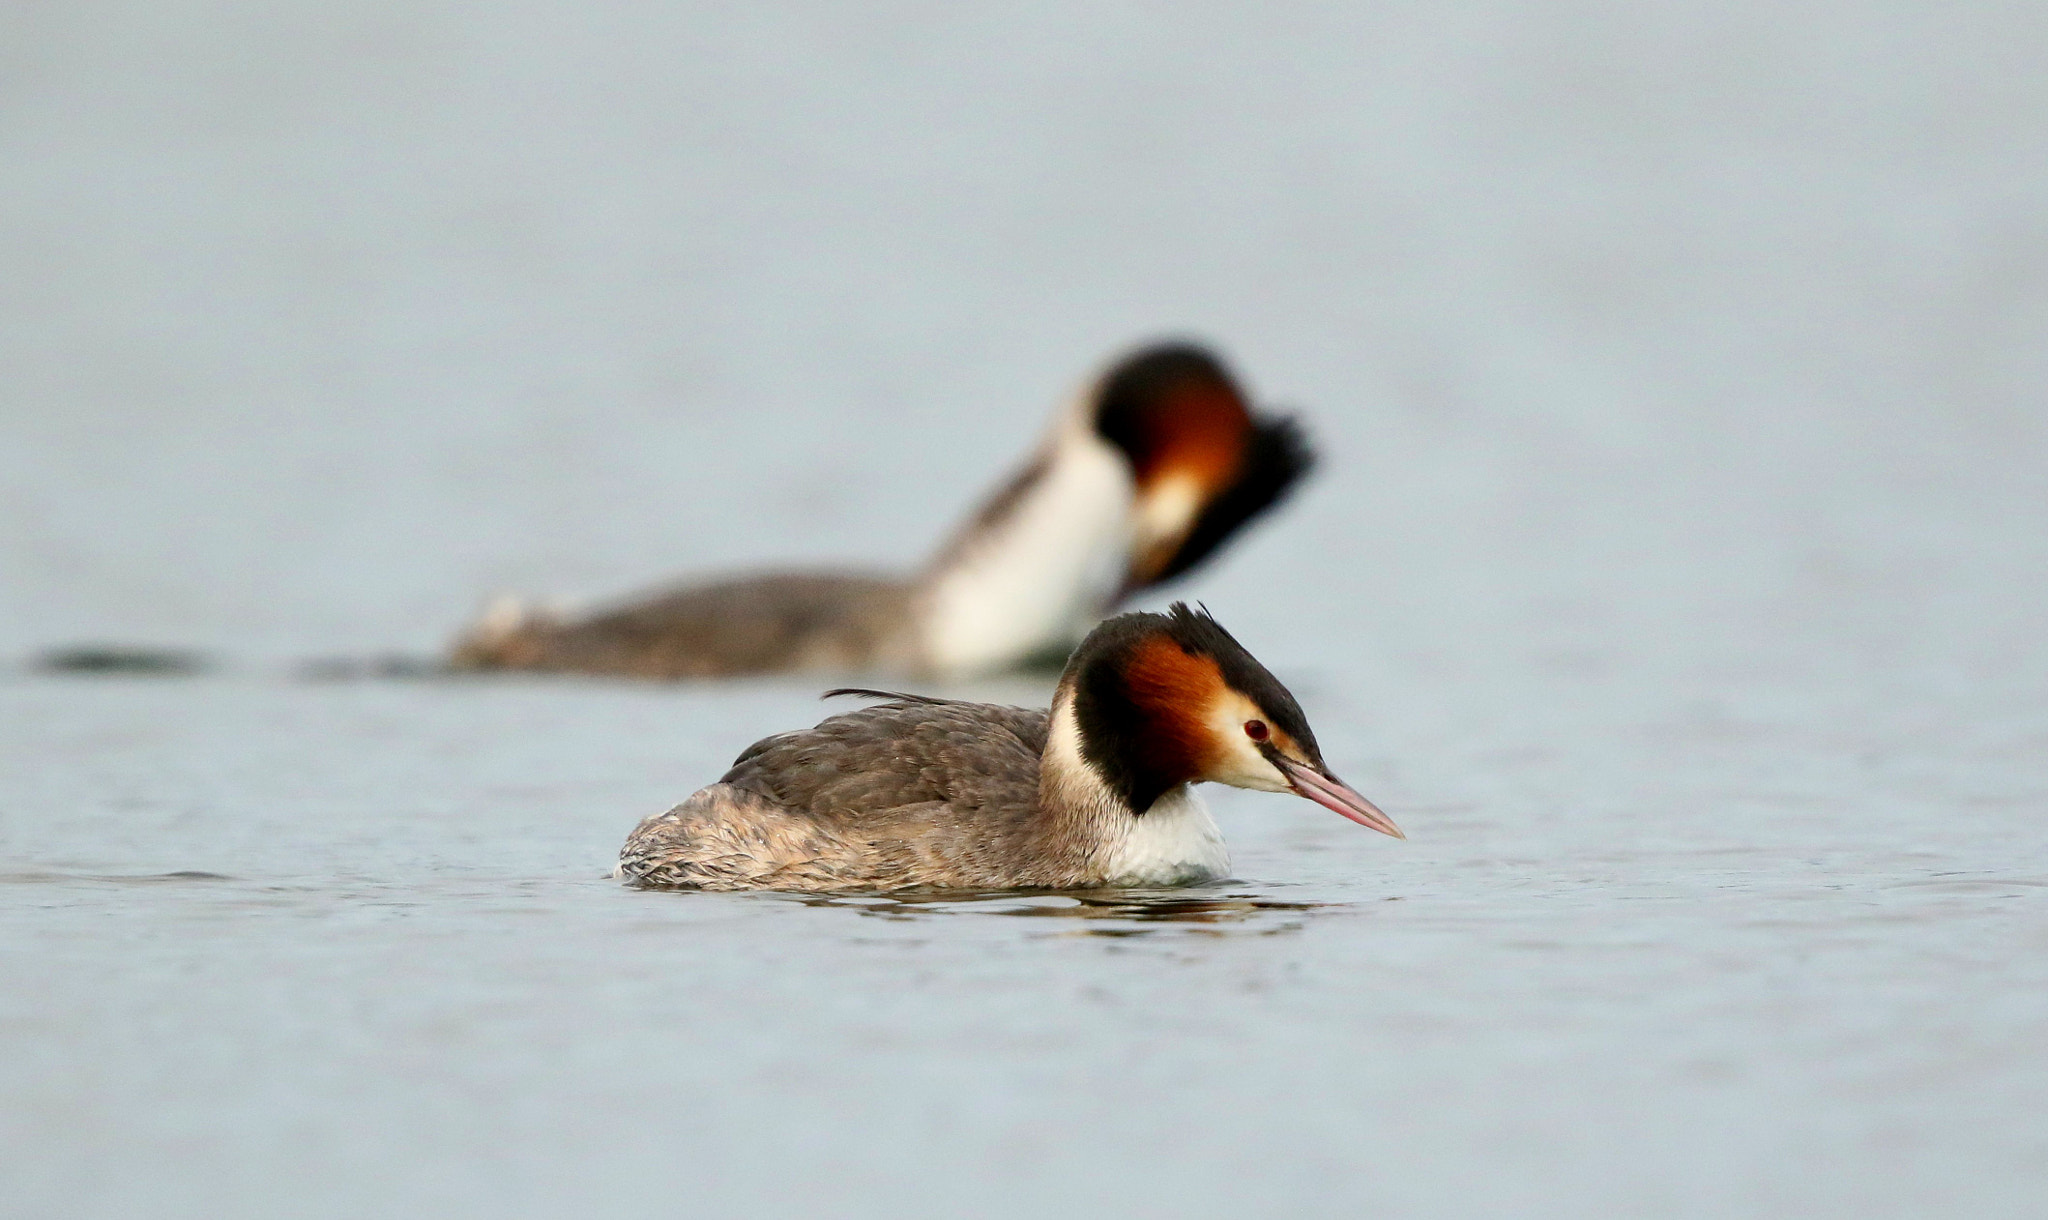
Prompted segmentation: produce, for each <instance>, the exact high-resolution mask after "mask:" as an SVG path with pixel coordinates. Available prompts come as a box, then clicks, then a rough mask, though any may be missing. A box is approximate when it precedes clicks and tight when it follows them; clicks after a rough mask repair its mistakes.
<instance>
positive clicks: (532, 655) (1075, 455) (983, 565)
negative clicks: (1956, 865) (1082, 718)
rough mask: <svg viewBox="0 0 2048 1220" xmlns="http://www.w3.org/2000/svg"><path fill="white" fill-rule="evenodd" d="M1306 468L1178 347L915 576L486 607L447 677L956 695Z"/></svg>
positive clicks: (786, 579)
mask: <svg viewBox="0 0 2048 1220" xmlns="http://www.w3.org/2000/svg"><path fill="white" fill-rule="evenodd" d="M1312 460H1313V454H1312V452H1311V450H1310V448H1309V445H1308V442H1307V440H1306V439H1305V438H1304V437H1303V435H1302V432H1301V429H1300V428H1299V426H1298V425H1297V424H1296V423H1295V421H1294V420H1293V419H1292V418H1284V417H1274V416H1260V415H1256V414H1254V413H1253V411H1252V410H1251V407H1250V405H1249V404H1248V403H1247V402H1246V400H1245V396H1244V393H1243V391H1242V390H1240V389H1239V388H1238V385H1237V382H1236V381H1235V379H1233V378H1232V377H1231V375H1230V372H1229V370H1228V369H1226V368H1225V367H1224V365H1223V363H1222V362H1221V361H1220V360H1218V359H1217V358H1216V357H1215V356H1214V355H1213V354H1211V353H1210V352H1208V351H1206V350H1204V349H1202V348H1200V347H1196V346H1192V345H1188V344H1162V345H1155V346H1150V347H1145V348H1141V349H1139V350H1137V351H1135V352H1133V353H1131V354H1129V355H1127V356H1125V357H1124V358H1123V359H1121V360H1118V361H1117V362H1116V363H1114V364H1113V365H1111V366H1110V367H1109V368H1108V369H1107V371H1105V372H1104V373H1103V374H1102V375H1101V376H1099V377H1098V378H1096V379H1095V380H1094V381H1093V382H1092V383H1091V384H1090V385H1089V386H1088V387H1087V389H1086V391H1085V392H1084V393H1082V394H1081V395H1080V396H1079V397H1078V399H1077V400H1076V401H1075V402H1074V403H1073V405H1072V406H1071V407H1070V408H1068V409H1067V410H1065V411H1063V412H1061V414H1060V415H1059V416H1058V418H1057V419H1056V420H1055V421H1054V426H1053V428H1052V431H1051V434H1050V435H1049V436H1048V437H1047V438H1046V439H1045V441H1044V442H1043V444H1041V445H1040V446H1039V448H1038V449H1037V451H1036V452H1034V453H1033V454H1032V456H1031V458H1030V459H1029V460H1028V461H1027V462H1025V464H1024V466H1023V468H1022V469H1020V470H1018V471H1017V472H1016V474H1014V475H1013V476H1012V477H1011V478H1009V479H1008V480H1006V481H1005V482H1004V483H1003V484H1002V485H1001V486H1000V487H999V488H997V489H996V491H995V492H994V493H993V494H991V495H990V496H989V497H988V498H987V499H986V500H985V501H984V502H983V503H982V505H981V507H980V508H979V509H978V510H977V511H976V512H975V513H974V515H973V516H972V517H970V518H969V519H968V521H967V523H966V524H965V525H964V526H962V527H961V528H960V529H959V530H958V531H957V532H956V533H955V534H954V535H953V536H952V538H951V539H950V540H949V541H948V542H947V543H946V544H945V545H944V546H942V547H941V548H940V549H939V551H938V553H937V554H936V555H935V556H934V557H933V558H932V559H931V561H930V562H929V563H927V564H926V565H925V567H924V568H923V569H922V570H921V571H919V572H916V573H914V574H912V575H910V576H908V577H906V578H891V577H886V576H874V575H864V574H849V573H838V572H829V571H826V572H778V573H765V574H758V575H751V576H745V577H740V578H735V579H728V580H722V581H715V582H711V583H704V584H693V585H685V586H683V587H680V588H676V589H672V590H669V591H665V592H658V593H655V594H651V595H649V596H646V597H643V598H639V599H635V600H630V601H627V602H625V603H623V604H621V605H619V606H617V607H614V608H611V609H607V610H603V611H600V612H598V613H595V614H592V615H590V616H588V617H581V618H564V617H557V616H555V615H552V614H549V613H547V612H544V611H539V610H535V609H532V608H529V607H525V606H522V605H520V604H519V603H517V602H510V601H507V602H502V603H500V604H499V605H498V606H495V607H493V609H492V610H491V611H490V612H488V613H487V614H486V615H485V616H484V618H483V619H482V621H480V622H479V623H478V624H477V625H476V626H474V627H473V628H471V629H470V630H469V631H468V632H467V633H466V634H465V635H464V636H463V637H462V638H461V639H460V640H459V641H458V642H457V643H456V645H455V648H454V650H453V654H452V656H451V658H450V662H451V664H452V665H453V666H454V667H455V668H458V669H535V670H554V671H561V672H574V673H590V674H612V675H620V676H629V677H641V678H699V677H717V676H722V675H735V674H756V673H778V672H780V673H787V672H795V671H823V672H838V673H858V672H875V671H887V672H892V673H898V674H906V675H918V676H942V677H943V676H961V675H968V674H975V673H986V672H990V671H995V670H1001V669H1006V668H1010V667H1014V666H1016V665H1019V664H1021V663H1024V662H1026V661H1029V660H1032V659H1034V658H1038V657H1042V656H1046V655H1052V656H1054V658H1055V660H1057V657H1058V656H1059V655H1063V654H1064V653H1065V651H1066V650H1067V649H1068V648H1070V647H1072V645H1073V643H1074V641H1076V640H1078V639H1079V638H1081V636H1082V634H1083V633H1085V632H1086V631H1087V630H1088V628H1089V627H1090V626H1092V625H1093V624H1094V623H1095V622H1096V621H1097V620H1098V619H1100V618H1101V616H1102V615H1104V614H1106V613H1108V612H1109V611H1110V610H1112V609H1114V608H1115V606H1116V605H1117V603H1118V602H1120V601H1122V600H1123V599H1124V598H1126V597H1128V596H1129V595H1131V594H1132V593H1135V592H1137V591H1138V590H1140V589H1145V588H1149V587H1151V586H1153V585H1157V584H1159V583H1161V582H1163V581H1167V580H1170V579H1172V578H1174V577H1176V576H1179V575H1180V574H1182V573H1184V572H1186V571H1188V570H1189V569H1190V568H1192V567H1194V566H1195V565H1196V564H1198V563H1200V562H1201V561H1202V560H1203V559H1205V558H1207V557H1208V556H1209V555H1210V554H1211V553H1212V552H1214V551H1215V550H1216V549H1217V548H1218V547H1219V546H1221V545H1222V544H1223V542H1224V541H1225V540H1226V539H1228V538H1229V537H1230V535H1231V534H1232V533H1233V532H1235V531H1236V530H1237V529H1238V528H1239V527H1241V526H1243V525H1244V524H1245V523H1246V522H1248V521H1250V520H1252V519H1253V518H1254V517H1257V516H1258V515H1259V514H1260V513H1262V512H1265V511H1266V510H1267V509H1269V508H1271V507H1272V506H1273V505H1274V504H1276V503H1278V502H1279V501H1280V500H1281V499H1282V498H1283V497H1284V496H1285V495H1286V494H1287V493H1288V491H1289V490H1290V489H1291V488H1292V487H1293V486H1294V484H1295V483H1296V481H1297V480H1298V479H1300V478H1301V476H1302V475H1303V474H1304V473H1305V472H1306V471H1307V470H1308V468H1309V466H1310V464H1311V462H1312Z"/></svg>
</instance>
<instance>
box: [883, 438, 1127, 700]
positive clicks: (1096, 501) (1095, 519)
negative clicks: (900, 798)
mask: <svg viewBox="0 0 2048 1220" xmlns="http://www.w3.org/2000/svg"><path fill="white" fill-rule="evenodd" d="M1132 499H1133V486H1132V480H1131V470H1130V464H1129V462H1127V461H1126V460H1125V458H1124V456H1123V453H1122V451H1120V450H1118V449H1117V448H1116V447H1115V446H1113V445H1111V444H1110V443H1109V442H1107V441H1105V440H1103V439H1102V438H1101V437H1100V436H1098V435H1097V434H1096V432H1095V430H1094V429H1093V428H1092V427H1091V426H1089V424H1088V421H1087V419H1086V418H1085V414H1084V413H1083V412H1081V411H1079V410H1071V411H1068V412H1067V413H1065V414H1064V415H1063V416H1062V418H1061V420H1060V424H1059V426H1058V428H1057V429H1056V430H1055V432H1054V434H1053V436H1052V438H1051V439H1050V441H1049V442H1048V443H1047V445H1046V446H1045V448H1044V449H1043V450H1042V451H1041V457H1040V459H1039V462H1038V463H1037V464H1036V465H1035V475H1034V476H1033V477H1032V478H1031V479H1030V481H1029V482H1028V483H1026V484H1025V485H1023V486H1022V487H1020V488H1019V489H1018V490H1017V494H1016V497H1015V499H1014V500H1012V501H1011V502H1009V503H1008V504H1005V505H1002V506H1001V507H1000V509H999V510H997V511H994V512H990V513H985V514H984V516H983V517H982V518H979V519H977V520H976V522H975V523H974V524H973V525H971V526H970V527H969V530H968V532H967V533H966V534H963V535H962V536H960V537H958V538H956V539H954V540H953V542H952V543H951V544H950V545H949V546H948V547H947V548H946V550H945V551H944V552H943V553H942V554H941V557H940V559H939V560H938V562H937V564H936V565H935V566H934V567H933V569H932V570H931V571H930V572H928V573H927V574H926V576H925V578H924V587H923V589H922V591H921V601H922V604H921V605H920V606H919V618H920V627H921V635H922V638H923V649H924V659H925V663H926V665H928V666H929V667H930V668H931V669H932V670H933V671H935V672H937V673H941V674H948V675H959V674H971V673H976V672H982V671H987V670H992V669H999V668H1002V667H1004V666H1006V665H1012V664H1015V663H1016V662H1018V661H1020V660H1023V659H1024V658H1026V657H1028V656H1030V655H1031V654H1033V653H1036V652H1041V651H1045V650H1048V649H1053V648H1061V647H1071V646H1072V645H1073V644H1074V643H1075V642H1076V641H1078V640H1079V639H1080V637H1081V636H1082V635H1083V634H1084V633H1085V632H1086V631H1087V629H1088V628H1089V627H1091V626H1093V625H1094V623H1095V620H1096V618H1097V617H1098V616H1099V615H1100V614H1101V613H1102V612H1103V611H1104V610H1105V609H1107V608H1108V604H1109V601H1110V599H1111V598H1112V597H1114V596H1115V595H1116V591H1117V589H1118V587H1119V586H1120V584H1121V583H1122V580H1123V575H1124V570H1125V567H1126V565H1127V564H1128V556H1129V551H1130V539H1131V521H1130V516H1131V504H1132Z"/></svg>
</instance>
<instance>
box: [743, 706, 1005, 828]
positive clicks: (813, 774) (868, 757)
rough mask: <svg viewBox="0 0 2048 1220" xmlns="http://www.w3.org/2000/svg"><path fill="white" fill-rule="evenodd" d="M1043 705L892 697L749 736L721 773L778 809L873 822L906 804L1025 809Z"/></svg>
mask: <svg viewBox="0 0 2048 1220" xmlns="http://www.w3.org/2000/svg"><path fill="white" fill-rule="evenodd" d="M1044 744H1045V713H1044V712H1034V711H1029V710H1027V709H1024V708H1015V707H1001V706H998V705H994V704H986V703H954V702H939V703H916V704H905V703H892V704H885V705H882V706H880V707H869V708H862V709H860V710H859V711H855V712H848V713H846V714H845V715H840V716H834V717H832V718H830V719H828V720H825V721H823V722H822V723H820V724H819V725H818V726H817V727H815V728H810V729H804V730H801V731H798V732H794V733H780V734H777V735H776V736H774V737H769V738H766V739H764V740H762V741H758V742H756V743H754V745H752V746H751V747H749V748H748V749H747V750H746V752H745V753H743V754H741V755H740V756H739V758H738V759H736V760H735V761H734V763H733V767H732V770H730V771H728V772H727V773H726V775H725V777H724V779H723V780H722V781H721V782H723V783H727V784H731V785H733V786H734V787H736V788H740V789H743V790H746V791H751V792H756V793H759V794H760V795H762V796H765V797H767V798H769V799H770V800H772V801H774V802H776V803H777V804H778V805H781V806H782V807H784V808H787V809H801V810H804V811H806V812H808V813H811V814H813V815H815V816H819V817H825V818H833V819H855V820H883V819H887V818H888V817H890V816H891V815H892V814H893V813H894V812H895V811H898V810H903V809H906V808H909V807H912V806H924V805H934V804H936V805H943V806H948V807H950V808H952V809H954V810H956V811H957V812H959V813H961V814H962V815H964V816H978V815H980V814H984V813H985V814H988V815H991V816H1014V817H1024V816H1027V815H1028V814H1029V813H1030V812H1031V811H1032V810H1033V809H1035V808H1036V807H1037V803H1038V764H1039V756H1040V755H1041V754H1042V753H1043V752H1044Z"/></svg>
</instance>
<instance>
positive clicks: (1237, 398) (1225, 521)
mask: <svg viewBox="0 0 2048 1220" xmlns="http://www.w3.org/2000/svg"><path fill="white" fill-rule="evenodd" d="M1093 407H1094V423H1095V431H1096V433H1097V434H1098V435H1100V436H1101V437H1102V438H1103V439H1104V440H1106V441H1108V442H1109V443H1110V444H1112V445H1114V446H1115V447H1116V448H1117V449H1118V450H1120V451H1121V452H1122V453H1123V455H1124V457H1125V459H1126V460H1127V461H1128V462H1129V463H1130V467H1131V477H1132V482H1133V485H1134V502H1133V505H1132V508H1131V544H1130V550H1129V556H1128V560H1127V564H1126V568H1125V571H1124V575H1123V584H1122V588H1121V590H1120V591H1119V593H1118V597H1119V598H1121V597H1124V596H1128V595H1129V594H1131V593H1133V592H1135V591H1137V590H1139V589H1142V588H1145V587H1147V586H1149V585H1156V584H1159V583H1161V582H1163V581H1167V580H1171V579H1172V578H1174V577H1175V576H1178V575H1180V574H1181V573H1183V572H1185V571H1187V570H1188V569H1189V568H1192V567H1194V566H1195V565H1196V564H1198V563H1200V562H1201V561H1202V560H1204V559H1206V558H1207V557H1208V556H1209V554H1210V553H1211V552H1213V551H1214V550H1215V549H1216V548H1217V547H1218V546H1220V545H1221V544H1222V543H1223V541H1224V540H1225V539H1226V538H1228V537H1230V535H1231V534H1232V533H1234V532H1236V531H1237V529H1238V527H1240V526H1242V525H1244V524H1245V523H1246V522H1248V521H1250V520H1251V519H1252V518H1254V517H1256V516H1258V515H1259V514H1260V513H1263V512H1265V511H1266V510H1267V509H1269V508H1271V507H1273V505H1275V504H1277V503H1279V502H1280V500H1281V499H1282V498H1283V497H1284V496H1286V494H1287V493H1288V492H1289V491H1290V490H1292V489H1293V487H1294V484H1295V483H1296V481H1298V480H1299V479H1300V478H1301V476H1302V475H1304V474H1306V473H1307V472H1308V469H1309V467H1310V465H1312V464H1313V462H1314V460H1315V455H1314V452H1313V451H1312V450H1311V449H1310V447H1309V444H1308V440H1307V438H1306V437H1304V436H1303V435H1302V431H1301V427H1300V425H1298V424H1297V423H1295V421H1294V420H1293V419H1292V418H1291V417H1267V418H1259V417H1257V416H1255V415H1253V414H1252V411H1251V408H1250V406H1249V404H1248V403H1247V402H1246V399H1245V396H1244V393H1243V391H1241V390H1240V389H1239V388H1238V386H1237V382H1236V381H1235V380H1234V379H1233V378H1232V377H1231V375H1230V371H1229V370H1228V369H1227V368H1225V367H1224V365H1223V362H1222V361H1220V360H1218V359H1217V358H1216V357H1215V356H1214V355H1212V354H1211V353H1210V352H1208V351H1206V350H1205V349H1203V348H1201V347H1197V346H1195V345H1193V344H1187V343H1167V344H1157V345H1153V346H1149V347H1144V348H1140V349H1138V350H1137V351H1134V352H1132V353H1131V354H1130V355H1128V356H1125V357H1124V358H1123V359H1121V360H1119V361H1117V362H1116V363H1115V364H1113V365H1112V366H1110V368H1109V370H1108V372H1106V373H1104V374H1103V376H1102V379H1101V380H1100V381H1099V382H1098V383H1097V385H1096V390H1095V393H1094V397H1093Z"/></svg>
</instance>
